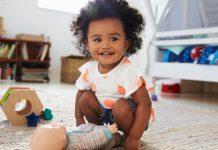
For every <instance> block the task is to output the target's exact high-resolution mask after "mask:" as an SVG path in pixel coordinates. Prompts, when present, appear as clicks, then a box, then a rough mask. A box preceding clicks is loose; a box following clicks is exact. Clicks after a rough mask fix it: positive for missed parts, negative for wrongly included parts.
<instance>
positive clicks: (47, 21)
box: [0, 0, 78, 81]
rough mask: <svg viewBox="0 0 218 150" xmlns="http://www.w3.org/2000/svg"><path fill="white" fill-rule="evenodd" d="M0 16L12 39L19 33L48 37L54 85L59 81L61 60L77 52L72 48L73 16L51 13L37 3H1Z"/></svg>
mask: <svg viewBox="0 0 218 150" xmlns="http://www.w3.org/2000/svg"><path fill="white" fill-rule="evenodd" d="M0 16H3V17H4V28H5V30H6V32H7V35H8V36H9V37H14V36H15V35H16V34H19V33H30V34H45V35H46V36H49V37H50V40H51V43H52V46H51V49H50V50H51V51H50V55H51V67H50V76H51V81H59V80H60V57H61V56H66V55H69V54H72V53H75V54H78V51H77V50H76V48H75V47H74V46H73V44H72V40H73V36H72V33H71V32H70V23H71V20H72V17H73V15H72V14H70V13H64V12H58V11H50V10H46V9H41V8H38V7H37V0H3V1H1V0H0Z"/></svg>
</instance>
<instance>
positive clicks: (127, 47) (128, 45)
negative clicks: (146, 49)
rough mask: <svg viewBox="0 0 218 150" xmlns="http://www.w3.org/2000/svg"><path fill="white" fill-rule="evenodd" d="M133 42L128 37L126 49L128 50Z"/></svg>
mask: <svg viewBox="0 0 218 150" xmlns="http://www.w3.org/2000/svg"><path fill="white" fill-rule="evenodd" d="M131 43H132V42H131V40H130V39H127V40H126V43H125V47H124V49H125V51H127V50H128V49H129V47H130V45H131Z"/></svg>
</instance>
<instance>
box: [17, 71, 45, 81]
mask: <svg viewBox="0 0 218 150" xmlns="http://www.w3.org/2000/svg"><path fill="white" fill-rule="evenodd" d="M21 72H22V76H21V79H22V81H30V82H31V81H37V82H48V80H49V78H48V74H49V72H48V69H47V68H22V70H21Z"/></svg>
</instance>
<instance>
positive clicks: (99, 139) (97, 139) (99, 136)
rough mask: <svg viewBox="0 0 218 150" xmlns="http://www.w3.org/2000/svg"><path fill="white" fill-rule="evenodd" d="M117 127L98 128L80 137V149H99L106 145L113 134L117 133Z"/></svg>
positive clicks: (113, 125)
mask: <svg viewBox="0 0 218 150" xmlns="http://www.w3.org/2000/svg"><path fill="white" fill-rule="evenodd" d="M117 130H118V129H117V125H116V124H115V123H114V124H112V125H108V126H107V127H106V126H97V127H94V128H93V130H92V131H91V132H88V133H87V134H84V135H82V136H81V137H80V141H79V149H97V148H100V147H101V146H103V145H104V144H106V143H107V142H108V141H109V140H110V139H111V138H112V134H114V133H116V132H117Z"/></svg>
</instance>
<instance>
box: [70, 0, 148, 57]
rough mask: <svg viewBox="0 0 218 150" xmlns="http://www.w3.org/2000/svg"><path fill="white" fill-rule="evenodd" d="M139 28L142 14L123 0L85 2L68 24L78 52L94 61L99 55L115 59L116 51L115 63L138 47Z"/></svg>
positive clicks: (141, 24)
mask: <svg viewBox="0 0 218 150" xmlns="http://www.w3.org/2000/svg"><path fill="white" fill-rule="evenodd" d="M143 28H144V21H143V17H142V15H141V14H140V13H139V12H138V10H137V9H134V8H132V7H130V6H129V5H128V3H127V2H126V1H125V0H93V1H89V2H88V4H87V5H86V7H84V8H82V9H81V11H80V13H79V15H78V17H77V18H76V20H75V21H73V22H72V25H71V30H72V31H73V33H74V35H75V36H76V37H77V38H78V48H79V50H80V51H81V52H83V53H84V54H86V55H89V54H90V53H91V55H92V57H93V58H94V59H95V60H96V58H95V57H96V56H99V55H103V56H104V57H105V58H108V57H109V56H115V55H116V54H117V51H118V54H117V55H118V56H117V55H116V56H115V57H117V58H115V60H116V59H118V58H119V57H120V56H122V57H123V56H124V55H126V56H129V55H131V54H133V53H135V52H136V51H137V50H138V49H140V48H141V44H142V39H141V37H140V33H141V31H142V30H143ZM102 49H110V50H108V51H104V50H102ZM95 52H96V53H95ZM122 57H121V58H122ZM105 58H104V59H105ZM121 58H120V59H121ZM97 59H98V58H97ZM115 60H114V61H115ZM97 61H98V60H97Z"/></svg>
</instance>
